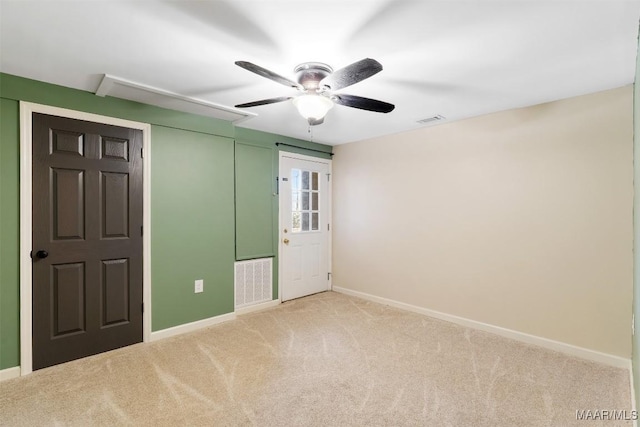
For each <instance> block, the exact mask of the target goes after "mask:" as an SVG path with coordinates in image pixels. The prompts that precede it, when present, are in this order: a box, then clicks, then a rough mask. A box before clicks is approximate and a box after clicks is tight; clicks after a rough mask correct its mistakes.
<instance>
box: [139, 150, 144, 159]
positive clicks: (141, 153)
mask: <svg viewBox="0 0 640 427" xmlns="http://www.w3.org/2000/svg"><path fill="white" fill-rule="evenodd" d="M140 157H142V158H143V159H144V148H141V149H140Z"/></svg>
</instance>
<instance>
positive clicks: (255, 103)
mask: <svg viewBox="0 0 640 427" xmlns="http://www.w3.org/2000/svg"><path fill="white" fill-rule="evenodd" d="M292 98H293V97H291V96H281V97H278V98H269V99H261V100H260V101H253V102H247V103H245V104H238V105H236V108H249V107H257V106H259V105H267V104H275V103H276V102H284V101H288V100H290V99H292Z"/></svg>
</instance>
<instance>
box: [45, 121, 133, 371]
mask: <svg viewBox="0 0 640 427" xmlns="http://www.w3.org/2000/svg"><path fill="white" fill-rule="evenodd" d="M141 147H142V132H141V131H139V130H134V129H127V128H122V127H118V126H111V125H104V124H99V123H92V122H86V121H81V120H73V119H67V118H62V117H55V116H47V115H43V114H34V115H33V251H32V259H33V369H40V368H44V367H47V366H51V365H55V364H58V363H62V362H67V361H69V360H74V359H78V358H81V357H85V356H89V355H92V354H97V353H101V352H104V351H108V350H113V349H115V348H119V347H123V346H126V345H130V344H133V343H136V342H140V341H142V154H141Z"/></svg>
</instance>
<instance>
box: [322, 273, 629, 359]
mask: <svg viewBox="0 0 640 427" xmlns="http://www.w3.org/2000/svg"><path fill="white" fill-rule="evenodd" d="M333 290H334V291H335V292H340V293H343V294H345V295H351V296H354V297H358V298H362V299H366V300H369V301H373V302H377V303H380V304H384V305H388V306H391V307H395V308H399V309H402V310H407V311H411V312H414V313H419V314H424V315H425V316H429V317H435V318H436V319H440V320H444V321H447V322H451V323H456V324H458V325H462V326H466V327H468V328H472V329H478V330H481V331H484V332H490V333H492V334H496V335H500V336H503V337H506V338H511V339H513V340H516V341H521V342H524V343H527V344H533V345H537V346H539V347H544V348H547V349H549V350H554V351H558V352H561V353H565V354H568V355H571V356H575V357H579V358H581V359H586V360H591V361H593V362H598V363H602V364H604V365H609V366H614V367H616V368H623V369H629V368H630V363H631V361H630V359H625V358H624V357H620V356H614V355H613V354H607V353H601V352H599V351H595V350H590V349H588V348H583V347H578V346H575V345H572V344H567V343H563V342H560V341H554V340H550V339H548V338H542V337H538V336H535V335H530V334H526V333H524V332H518V331H514V330H512V329H507V328H502V327H500V326H494V325H490V324H488V323H482V322H477V321H475V320H471V319H466V318H464V317H458V316H454V315H452V314H446V313H442V312H439V311H435V310H430V309H428V308H424V307H418V306H415V305H411V304H406V303H404V302H399V301H395V300H391V299H388V298H383V297H379V296H375V295H371V294H367V293H364V292H359V291H354V290H351V289H347V288H342V287H339V286H335V285H334V286H333Z"/></svg>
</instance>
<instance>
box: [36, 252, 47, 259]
mask: <svg viewBox="0 0 640 427" xmlns="http://www.w3.org/2000/svg"><path fill="white" fill-rule="evenodd" d="M48 256H49V252H47V251H43V250H39V251H38V252H36V258H40V259H44V258H46V257H48Z"/></svg>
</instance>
